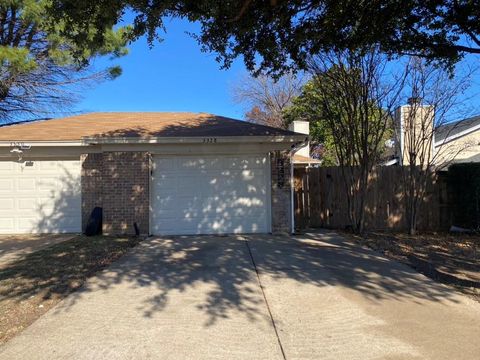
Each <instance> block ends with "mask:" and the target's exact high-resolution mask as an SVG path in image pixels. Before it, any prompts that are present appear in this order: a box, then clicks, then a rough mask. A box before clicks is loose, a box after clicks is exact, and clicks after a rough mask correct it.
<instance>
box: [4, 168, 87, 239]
mask: <svg viewBox="0 0 480 360" xmlns="http://www.w3.org/2000/svg"><path fill="white" fill-rule="evenodd" d="M0 169H4V170H0V184H3V183H5V184H6V185H8V184H10V187H9V189H10V191H9V192H6V191H3V192H1V191H0V219H1V222H0V233H4V234H9V233H38V232H79V231H81V194H80V161H78V160H55V161H54V160H49V161H44V160H42V161H28V162H25V163H18V162H13V161H0ZM5 169H8V170H5ZM6 179H8V181H7V180H6Z"/></svg>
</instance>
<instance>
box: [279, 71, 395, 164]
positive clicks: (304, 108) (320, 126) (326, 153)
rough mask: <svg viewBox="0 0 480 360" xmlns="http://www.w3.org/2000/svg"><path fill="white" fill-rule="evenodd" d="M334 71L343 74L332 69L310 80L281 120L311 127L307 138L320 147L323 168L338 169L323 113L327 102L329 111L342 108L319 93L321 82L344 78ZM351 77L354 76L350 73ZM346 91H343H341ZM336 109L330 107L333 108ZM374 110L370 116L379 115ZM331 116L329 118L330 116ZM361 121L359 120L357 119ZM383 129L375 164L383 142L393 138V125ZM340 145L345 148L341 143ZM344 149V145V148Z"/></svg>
mask: <svg viewBox="0 0 480 360" xmlns="http://www.w3.org/2000/svg"><path fill="white" fill-rule="evenodd" d="M335 71H342V70H340V69H339V68H338V67H336V66H333V67H332V68H330V69H329V70H328V72H329V74H328V75H327V74H324V73H319V74H317V75H316V76H315V77H313V78H312V79H311V80H309V81H308V82H307V83H306V84H305V85H304V86H303V87H302V92H301V94H300V95H299V96H298V97H296V98H295V99H293V101H292V106H290V107H288V108H287V109H286V110H285V111H284V117H285V120H286V121H287V122H291V121H294V120H304V121H308V122H309V123H310V135H311V138H312V141H313V143H314V144H317V145H319V146H320V147H321V151H322V155H321V159H322V166H338V165H340V163H339V158H338V156H337V154H336V150H335V143H336V139H335V138H334V136H333V133H332V129H331V127H330V124H329V120H328V119H327V118H326V116H327V115H326V113H329V112H328V111H327V110H326V109H325V102H328V103H329V104H331V105H329V108H330V109H342V106H343V105H344V103H343V101H342V100H341V99H340V98H338V97H331V98H326V97H328V96H329V95H332V92H331V91H326V92H325V93H324V92H322V89H323V85H324V84H321V82H327V83H328V82H329V81H331V79H330V78H331V77H341V76H344V75H347V74H332V72H335ZM351 75H352V76H355V75H354V74H353V73H352V74H351ZM341 91H345V89H343V90H341ZM335 103H336V105H333V104H335ZM374 106H376V104H375V103H372V109H371V112H372V113H375V111H380V109H373V107H374ZM341 113H343V110H341V111H340V113H339V114H336V115H335V116H334V117H335V118H338V117H341ZM330 115H331V114H330ZM356 120H357V121H360V119H359V118H357V119H356ZM384 120H385V119H384V118H383V117H382V116H372V118H371V121H372V122H374V121H382V122H383V121H384ZM385 125H386V127H385V129H382V131H383V136H382V137H381V140H379V141H380V143H379V146H378V149H377V153H376V154H372V155H374V159H375V160H374V161H375V162H376V163H378V161H379V160H380V159H381V158H382V155H383V153H384V151H385V145H384V144H385V141H387V140H388V139H390V138H391V137H392V135H393V124H392V122H391V121H390V120H389V121H387V123H386V124H385ZM341 140H342V141H341V142H340V144H344V142H343V139H341ZM344 145H345V144H344ZM351 163H353V161H350V160H348V164H351Z"/></svg>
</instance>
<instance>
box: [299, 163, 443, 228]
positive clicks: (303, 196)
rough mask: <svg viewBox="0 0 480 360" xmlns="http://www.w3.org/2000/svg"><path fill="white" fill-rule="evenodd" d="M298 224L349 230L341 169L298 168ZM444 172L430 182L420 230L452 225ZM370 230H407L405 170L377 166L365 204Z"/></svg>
mask: <svg viewBox="0 0 480 360" xmlns="http://www.w3.org/2000/svg"><path fill="white" fill-rule="evenodd" d="M294 176H295V182H294V184H295V224H296V227H297V228H306V227H326V228H337V229H339V228H346V227H348V226H350V223H349V220H348V212H347V211H348V207H347V198H346V195H345V187H344V183H343V180H342V171H341V168H339V167H320V168H307V169H305V168H298V169H295V173H294ZM448 194H449V192H448V191H447V182H446V175H445V173H437V174H435V175H434V176H432V178H430V179H429V181H428V186H427V191H426V194H425V197H424V199H423V202H422V204H421V206H420V207H419V212H418V221H417V225H418V230H423V231H441V230H442V231H443V230H448V228H449V227H450V225H451V212H450V205H449V203H450V201H449V198H450V196H449V195H448ZM365 207H366V208H365V226H366V229H368V230H395V231H404V230H407V222H406V217H405V205H404V192H403V181H402V169H401V168H400V167H399V166H388V167H386V166H383V167H377V168H376V169H374V171H373V172H372V174H371V176H370V179H369V182H368V191H367V196H366V202H365Z"/></svg>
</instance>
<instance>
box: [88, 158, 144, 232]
mask: <svg viewBox="0 0 480 360" xmlns="http://www.w3.org/2000/svg"><path fill="white" fill-rule="evenodd" d="M149 179H150V167H149V155H148V153H146V152H105V153H103V154H88V155H83V156H82V195H83V198H84V200H83V201H82V215H83V221H82V222H83V224H84V226H85V224H86V221H87V219H88V216H90V212H91V211H92V209H93V207H94V206H101V207H102V208H103V232H104V234H134V233H135V229H134V225H133V224H134V223H137V225H138V227H139V230H140V233H141V234H148V228H149V189H148V188H149Z"/></svg>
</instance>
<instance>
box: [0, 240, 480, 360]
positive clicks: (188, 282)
mask: <svg viewBox="0 0 480 360" xmlns="http://www.w3.org/2000/svg"><path fill="white" fill-rule="evenodd" d="M479 339H480V304H479V303H477V302H474V301H473V300H470V299H468V298H467V297H465V296H463V295H460V294H458V293H456V292H454V291H453V290H451V289H450V288H448V287H446V286H443V285H440V284H436V283H434V282H433V281H431V280H429V279H427V278H425V277H424V276H422V275H420V274H418V273H416V272H415V271H413V270H411V269H410V268H408V267H406V266H404V265H401V264H399V263H396V262H393V261H390V260H387V259H385V258H383V257H381V256H379V255H377V254H376V253H374V252H372V251H370V250H367V249H364V248H361V247H358V246H357V245H354V244H352V243H349V242H347V241H346V240H344V239H342V238H340V237H338V236H335V235H333V234H328V233H324V234H307V235H303V236H298V237H296V238H295V239H291V238H289V237H280V236H279V237H276V236H248V237H240V236H239V237H233V236H232V237H185V238H181V237H177V238H164V239H161V238H156V239H151V240H147V241H145V242H144V243H142V244H141V245H139V246H138V247H137V248H136V249H134V250H133V251H132V252H131V253H130V254H129V255H127V256H125V257H124V258H122V259H121V260H120V261H119V262H117V263H115V264H114V265H113V266H111V267H110V268H109V269H108V270H107V271H104V272H103V273H101V274H100V275H99V276H97V277H95V278H93V279H91V281H89V282H88V284H87V286H85V288H84V289H83V290H82V291H79V292H77V293H75V294H73V295H72V296H70V297H68V298H67V299H66V300H64V301H63V302H62V303H60V304H59V306H57V307H55V308H53V309H52V310H51V311H50V312H48V313H47V314H46V315H44V316H43V317H42V318H40V319H39V320H38V321H36V322H35V323H34V324H33V325H32V326H30V327H29V328H28V329H26V330H25V331H24V332H23V333H22V334H20V335H19V336H18V337H16V338H14V339H13V340H11V341H10V342H8V343H7V344H6V345H4V346H3V347H2V348H0V358H2V359H70V358H74V359H98V358H106V359H134V358H135V359H148V358H152V359H385V358H388V359H403V358H404V359H412V358H418V359H452V358H454V359H478V356H479V354H480V342H479Z"/></svg>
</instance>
